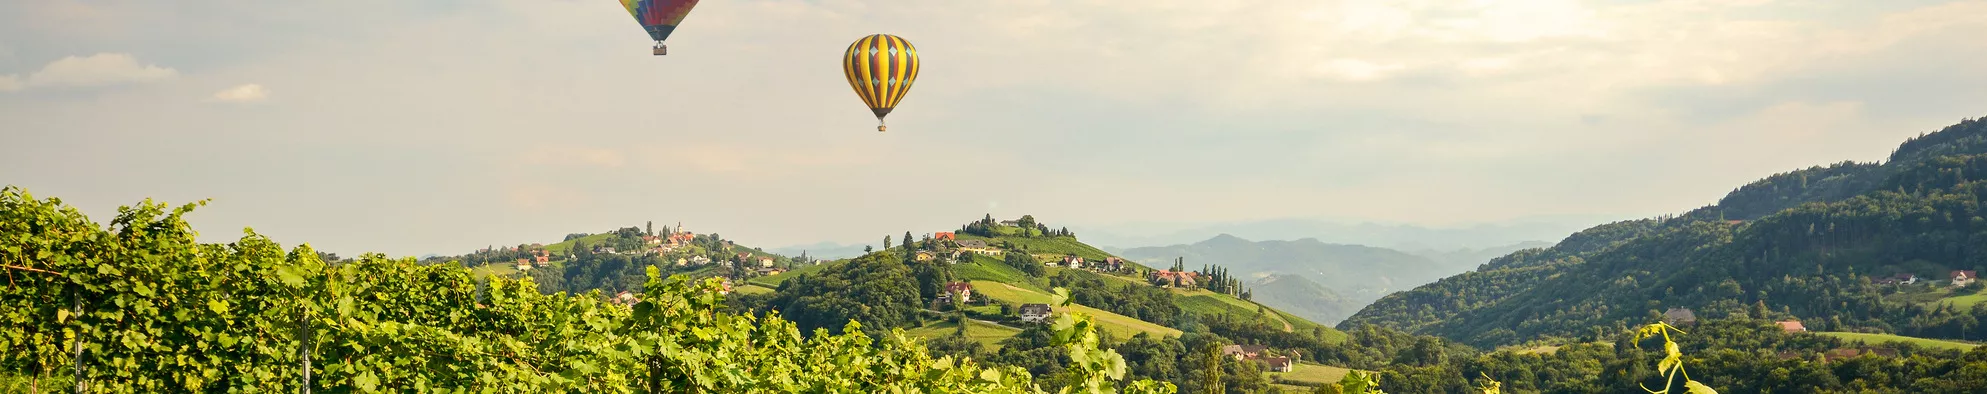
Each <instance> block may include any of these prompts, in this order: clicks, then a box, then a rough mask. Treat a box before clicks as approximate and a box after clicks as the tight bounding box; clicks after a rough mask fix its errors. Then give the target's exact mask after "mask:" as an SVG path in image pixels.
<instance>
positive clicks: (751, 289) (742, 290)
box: [731, 284, 773, 294]
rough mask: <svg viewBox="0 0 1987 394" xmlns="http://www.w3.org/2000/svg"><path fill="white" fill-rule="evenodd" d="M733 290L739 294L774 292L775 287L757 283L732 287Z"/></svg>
mask: <svg viewBox="0 0 1987 394" xmlns="http://www.w3.org/2000/svg"><path fill="white" fill-rule="evenodd" d="M731 291H733V292H736V293H738V294H769V293H772V292H773V289H771V288H766V287H763V286H759V285H755V284H746V285H744V286H737V287H732V288H731Z"/></svg>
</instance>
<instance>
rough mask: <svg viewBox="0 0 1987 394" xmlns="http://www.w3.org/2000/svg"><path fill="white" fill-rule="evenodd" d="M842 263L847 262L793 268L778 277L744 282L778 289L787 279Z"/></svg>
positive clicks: (830, 262)
mask: <svg viewBox="0 0 1987 394" xmlns="http://www.w3.org/2000/svg"><path fill="white" fill-rule="evenodd" d="M844 261H847V260H839V261H829V262H824V263H821V264H815V265H809V266H803V267H800V268H795V269H793V270H792V271H787V272H781V273H780V274H779V275H767V276H761V277H756V278H752V279H748V280H746V281H747V282H751V283H752V284H755V285H760V286H765V287H769V288H776V287H780V284H781V283H786V281H787V279H793V278H794V277H797V276H800V275H802V274H806V273H809V272H814V271H820V270H824V269H828V267H829V266H835V265H841V263H842V262H844Z"/></svg>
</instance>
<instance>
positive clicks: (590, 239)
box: [545, 233, 614, 256]
mask: <svg viewBox="0 0 1987 394" xmlns="http://www.w3.org/2000/svg"><path fill="white" fill-rule="evenodd" d="M612 237H614V233H601V234H594V235H588V236H585V237H580V239H576V240H571V241H563V242H559V243H555V244H551V245H545V253H546V254H550V255H554V256H557V255H563V254H566V252H567V251H568V250H570V249H572V248H573V244H574V243H577V242H582V241H583V242H586V243H589V244H599V243H602V242H607V239H608V238H612Z"/></svg>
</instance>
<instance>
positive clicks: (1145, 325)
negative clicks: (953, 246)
mask: <svg viewBox="0 0 1987 394" xmlns="http://www.w3.org/2000/svg"><path fill="white" fill-rule="evenodd" d="M969 283H972V284H973V293H974V294H976V295H985V296H986V297H988V298H991V299H995V300H1000V301H1007V302H1012V303H1016V304H1031V303H1032V304H1046V303H1049V301H1050V300H1051V298H1052V297H1050V296H1049V294H1048V293H1042V292H1038V291H1036V290H1030V289H1025V288H1022V287H1020V286H1016V285H1011V284H1007V283H1004V282H995V281H986V280H975V281H971V282H969ZM1069 310H1074V311H1079V312H1083V313H1085V314H1089V315H1090V316H1091V317H1092V318H1095V319H1096V321H1097V323H1098V324H1099V325H1101V326H1102V327H1103V328H1104V330H1107V331H1110V332H1111V334H1112V335H1116V336H1117V337H1119V338H1130V337H1131V336H1133V335H1137V334H1138V333H1140V332H1147V333H1152V334H1153V335H1157V336H1174V337H1177V336H1180V330H1176V329H1173V328H1171V327H1166V326H1161V325H1158V324H1152V323H1150V322H1146V321H1144V320H1139V319H1134V318H1131V317H1127V316H1125V315H1120V314H1116V313H1111V312H1110V311H1105V310H1102V309H1097V308H1091V307H1088V306H1083V305H1073V306H1071V307H1070V308H1069Z"/></svg>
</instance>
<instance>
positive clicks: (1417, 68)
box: [0, 0, 1987, 255]
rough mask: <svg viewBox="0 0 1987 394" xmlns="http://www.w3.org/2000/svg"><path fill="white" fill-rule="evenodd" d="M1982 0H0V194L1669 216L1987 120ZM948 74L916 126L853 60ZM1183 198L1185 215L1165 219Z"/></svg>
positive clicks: (488, 231)
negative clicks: (663, 47)
mask: <svg viewBox="0 0 1987 394" xmlns="http://www.w3.org/2000/svg"><path fill="white" fill-rule="evenodd" d="M1983 32H1987V2H1983V1H1963V2H1927V1H1895V0H1892V1H1812V0H1804V1H1763V0H1755V1H1730V0H1728V1H1627V0H1612V1H1598V0H1597V1H1570V0H1569V1H1546V0H1539V1H1319V0H1309V1H1284V0H1251V1H1180V0H1148V1H1125V0H1083V1H1034V0H1012V1H1009V0H1003V1H913V0H904V1H869V2H858V1H849V0H820V1H760V0H742V1H715V0H714V1H706V2H703V3H701V4H700V5H699V6H698V7H697V8H696V10H695V11H694V12H692V13H691V14H690V16H689V18H688V19H687V20H685V21H684V23H683V25H682V27H681V29H679V30H677V32H676V34H675V35H674V36H673V37H671V38H670V41H669V42H670V55H669V56H662V57H657V56H651V55H650V53H649V48H648V47H649V44H650V41H649V40H648V39H647V36H646V34H644V33H643V32H642V31H641V29H640V28H639V27H638V25H637V24H636V23H635V21H634V20H633V18H631V17H629V16H628V14H627V13H626V12H625V11H623V10H622V9H621V8H620V6H619V5H618V4H616V3H615V2H612V1H607V0H586V1H561V0H487V1H443V0H423V1H405V0H390V1H389V0H344V1H321V2H275V3H272V2H243V1H209V0H181V1H170V2H162V1H135V0H133V1H72V0H19V1H5V2H0V133H4V136H3V137H4V144H0V145H4V146H5V147H6V153H5V154H4V155H0V182H4V183H6V184H13V185H19V186H24V187H27V188H28V189H29V190H30V191H31V192H34V193H36V194H38V195H42V196H56V197H61V198H63V199H64V200H66V201H68V202H69V203H71V204H73V205H76V206H79V207H81V208H83V209H85V211H86V212H89V213H91V214H92V215H93V216H94V218H95V219H96V220H97V221H99V222H108V221H109V219H110V215H112V214H114V213H115V207H116V206H118V205H123V204H131V203H134V202H137V201H141V200H142V199H144V198H146V197H152V198H156V199H160V200H163V201H169V202H175V203H182V202H189V201H192V200H196V199H202V198H212V199H214V202H213V203H212V204H210V205H209V206H208V207H206V208H203V209H202V210H200V211H199V212H198V213H196V214H195V215H194V216H193V217H192V220H193V221H194V223H195V224H196V225H197V227H198V229H200V230H201V231H202V235H203V238H205V239H207V240H211V241H226V240H231V239H234V238H237V237H238V236H239V234H240V229H241V228H242V227H254V228H256V229H257V230H258V231H260V232H263V233H265V234H269V235H271V236H273V237H275V238H276V240H278V241H279V242H283V243H284V244H285V245H295V244H297V243H300V242H310V243H312V244H313V245H315V246H317V247H319V248H320V249H325V250H330V251H335V252H339V253H344V254H355V253H358V252H362V251H380V252H386V253H389V254H395V255H409V254H423V253H460V252H465V251H467V250H469V249H471V248H474V247H481V246H483V245H487V244H493V243H495V244H504V243H511V244H515V243H519V242H540V241H557V240H559V239H560V237H561V236H562V235H564V234H566V233H570V232H597V231H604V230H607V229H611V228H614V227H617V226H627V225H640V224H641V223H642V222H643V221H644V220H655V221H656V222H657V224H658V225H661V224H664V223H674V222H676V221H679V220H680V221H683V222H686V223H687V224H689V225H690V227H691V229H692V230H697V231H699V232H708V231H716V232H719V233H721V234H723V235H725V236H726V237H727V238H733V239H737V240H740V241H742V242H745V243H747V244H751V245H761V246H767V247H771V246H778V245H787V244H797V243H811V242H815V241H824V240H826V241H841V242H851V241H873V239H874V238H878V237H881V236H883V235H886V234H901V233H903V232H904V231H905V230H913V231H919V232H925V231H932V230H939V229H948V228H955V227H956V226H957V225H959V224H960V223H963V222H965V221H968V220H971V219H974V218H978V217H980V216H981V215H982V214H984V213H989V212H991V213H993V214H994V215H996V216H1001V217H1012V216H1018V215H1020V214H1022V213H1029V214H1034V215H1035V216H1036V217H1038V218H1042V220H1044V221H1046V222H1049V223H1051V224H1070V225H1078V224H1085V225H1102V224H1110V223H1122V222H1136V221H1167V222H1183V221H1184V222H1195V221H1228V220H1247V219H1259V218H1277V217H1332V218H1342V219H1348V220H1375V221H1383V222H1391V223H1412V224H1421V225H1429V226H1452V225H1463V224H1470V223H1482V222H1495V221H1504V220H1511V219H1513V218H1520V217H1528V216H1534V215H1589V214H1603V215H1619V216H1622V217H1629V216H1645V215H1654V214H1659V213H1669V212H1678V211H1682V210H1685V209H1689V208H1692V207H1696V206H1700V205H1703V204H1706V203H1710V202H1712V201H1714V200H1715V199H1716V198H1718V197H1719V196H1721V195H1723V194H1724V193H1725V192H1727V191H1729V190H1731V189H1732V188H1734V187H1736V186H1738V185H1740V184H1743V183H1745V182H1747V181H1750V180H1754V179H1757V178H1760V177H1763V176H1765V175H1769V174H1772V173H1775V172H1781V171H1786V170H1791V169H1795V168H1799V167H1805V166H1808V165H1813V164H1822V163H1828V162H1835V161H1841V160H1851V159H1853V160H1859V161H1871V160H1877V159H1880V158H1882V157H1883V156H1884V155H1885V154H1887V153H1888V152H1889V151H1890V150H1891V149H1892V148H1894V147H1895V146H1896V145H1897V143H1899V142H1901V141H1902V140H1903V139H1905V138H1906V137H1909V136H1913V135H1916V134H1919V133H1922V132H1929V131H1933V130H1936V129H1937V128H1939V127H1943V126H1946V125H1949V124H1952V123H1955V122H1957V121H1959V120H1960V119H1962V118H1967V117H1979V116H1983V115H1987V72H1982V70H1987V40H1983V39H1981V35H1982V34H1983ZM872 33H892V34H897V35H899V36H902V37H905V38H906V39H909V40H910V41H911V42H912V43H914V44H916V45H917V46H918V49H919V51H920V54H921V55H922V57H923V61H924V70H923V72H922V74H921V75H920V77H919V80H918V81H917V84H916V85H915V86H914V88H913V89H912V90H911V93H910V94H909V96H908V97H907V98H906V99H905V100H904V101H903V103H902V104H901V105H900V106H899V108H898V109H897V111H896V112H894V113H892V114H891V116H890V125H891V127H890V132H888V133H877V132H876V131H875V120H874V119H873V118H872V116H871V115H870V114H869V111H868V110H866V109H865V108H864V107H863V106H862V104H861V102H860V100H859V99H857V98H856V95H855V94H854V92H852V91H850V89H849V86H848V84H847V82H845V81H844V80H843V79H842V74H841V69H840V68H839V67H840V66H839V65H838V63H837V62H836V59H837V58H838V57H839V56H840V55H841V52H842V50H843V49H844V48H846V47H847V46H848V44H849V43H850V42H851V41H853V40H855V39H856V38H859V37H861V36H863V35H866V34H872ZM1160 218H1163V219H1160Z"/></svg>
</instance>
